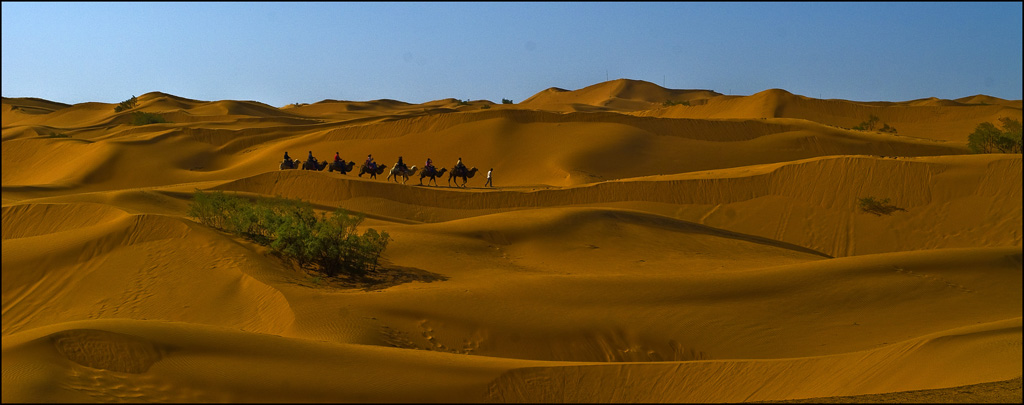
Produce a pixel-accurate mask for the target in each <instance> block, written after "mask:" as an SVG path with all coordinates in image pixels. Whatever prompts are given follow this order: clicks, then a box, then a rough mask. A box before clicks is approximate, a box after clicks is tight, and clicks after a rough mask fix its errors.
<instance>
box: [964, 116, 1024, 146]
mask: <svg viewBox="0 0 1024 405" xmlns="http://www.w3.org/2000/svg"><path fill="white" fill-rule="evenodd" d="M999 121H1000V122H1002V126H1003V129H1002V130H1000V129H999V128H996V126H995V125H994V124H992V123H990V122H982V123H980V124H978V126H977V127H975V128H974V132H972V133H971V134H970V135H968V136H967V148H968V149H970V150H971V152H974V153H995V152H997V151H998V152H999V153H1021V124H1020V121H1017V120H1015V119H1012V118H1007V117H1003V118H1000V119H999Z"/></svg>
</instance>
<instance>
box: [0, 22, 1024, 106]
mask: <svg viewBox="0 0 1024 405" xmlns="http://www.w3.org/2000/svg"><path fill="white" fill-rule="evenodd" d="M1021 15H1022V7H1021V2H995V3H978V2H973V3H969V2H937V3H921V2H907V3H891V2H890V3H881V2H878V3H860V2H852V3H851V2H825V3H759V2H754V3H734V2H710V3H690V2H654V3H607V2H571V3H551V2H515V3H494V2H482V3H466V2H454V3H405V2H401V3H379V2H368V3H349V2H340V3H330V2H328V3H324V2H314V3H294V2H286V3H268V2H254V3H245V2H241V3H239V2H227V3H181V2H172V3H151V2H142V3H77V2H76V3H49V2H43V3H27V2H4V3H3V13H2V16H3V25H2V29H3V36H2V39H3V44H2V45H3V46H2V53H3V71H2V73H3V76H2V78H3V85H2V88H3V96H4V97H38V98H44V99H48V100H52V101H58V102H63V103H69V104H74V103H81V102H87V101H98V102H106V103H116V102H120V101H123V100H125V99H128V98H130V97H131V96H132V95H141V94H144V93H147V92H150V91H161V92H165V93H169V94H174V95H177V96H182V97H187V98H192V99H197V100H205V101H216V100H255V101H260V102H263V103H267V104H270V105H272V106H275V107H281V106H284V105H286V104H290V103H314V102H317V101H321V100H324V99H335V100H351V101H369V100H377V99H394V100H400V101H405V102H409V103H422V102H427V101H431V100H438V99H444V98H449V97H453V98H457V99H461V100H465V99H470V100H479V99H486V100H491V101H494V102H499V103H500V102H501V99H503V98H508V99H512V100H513V101H515V102H519V101H522V100H524V99H526V98H528V97H530V96H532V95H533V94H536V93H537V92H540V91H541V90H544V89H546V88H549V87H560V88H563V89H567V90H576V89H580V88H583V87H586V86H589V85H592V84H596V83H600V82H603V81H606V80H609V79H611V80H614V79H618V78H627V79H636V80H645V81H648V82H652V83H655V84H658V85H662V86H664V87H667V88H672V89H707V90H714V91H717V92H719V93H725V94H734V95H750V94H754V93H757V92H760V91H763V90H766V89H772V88H780V89H784V90H787V91H789V92H792V93H795V94H800V95H804V96H808V97H815V98H839V99H846V100H855V101H907V100H914V99H920V98H927V97H938V98H943V99H955V98H960V97H967V96H973V95H976V94H985V95H990V96H994V97H999V98H1003V99H1010V100H1019V99H1021V88H1022V84H1021V76H1022V71H1021V62H1022V55H1021V52H1022V48H1024V46H1022V43H1021V42H1022V41H1021V37H1022V31H1021V25H1022V24H1021Z"/></svg>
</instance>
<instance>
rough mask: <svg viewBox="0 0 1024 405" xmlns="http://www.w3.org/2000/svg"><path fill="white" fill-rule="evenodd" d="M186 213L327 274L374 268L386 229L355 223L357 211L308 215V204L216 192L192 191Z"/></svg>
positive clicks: (310, 211) (384, 244)
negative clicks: (359, 230)
mask: <svg viewBox="0 0 1024 405" xmlns="http://www.w3.org/2000/svg"><path fill="white" fill-rule="evenodd" d="M187 215H188V216H189V217H192V218H196V219H197V220H199V222H200V223H202V224H205V225H208V226H211V227H214V228H218V229H222V230H225V231H228V232H231V233H234V234H236V235H240V236H242V237H245V238H247V239H250V240H252V241H254V242H256V243H259V244H261V245H264V246H269V247H270V248H271V249H272V250H273V251H274V252H276V253H278V254H280V255H282V256H284V257H287V258H290V259H293V260H295V261H297V262H298V263H299V265H300V266H303V267H312V268H314V269H315V270H317V271H319V272H321V273H323V274H325V275H327V276H336V275H338V274H342V273H344V274H348V275H356V276H365V275H367V274H368V273H371V272H374V271H376V270H377V267H378V266H379V261H380V256H381V254H383V253H384V249H385V248H387V245H388V241H389V240H390V239H391V238H390V236H389V235H388V233H387V232H377V230H375V229H372V228H371V229H367V230H366V231H364V232H363V234H362V235H358V234H357V233H356V227H357V226H359V224H360V223H362V222H363V218H364V217H363V216H362V215H349V214H348V212H346V211H345V210H342V209H339V210H337V211H335V212H333V213H332V214H331V215H330V216H327V215H325V214H320V217H319V218H317V216H316V215H315V214H314V213H313V209H312V207H311V206H310V205H309V203H306V202H302V201H297V200H289V199H284V198H265V197H259V198H256V199H255V200H254V201H253V200H249V199H246V198H242V197H238V196H233V195H227V194H225V193H224V192H222V191H214V192H211V193H205V192H202V191H200V190H196V192H195V194H194V195H193V198H192V204H191V205H190V206H189V210H188V214H187Z"/></svg>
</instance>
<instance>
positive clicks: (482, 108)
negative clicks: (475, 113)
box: [480, 104, 491, 110]
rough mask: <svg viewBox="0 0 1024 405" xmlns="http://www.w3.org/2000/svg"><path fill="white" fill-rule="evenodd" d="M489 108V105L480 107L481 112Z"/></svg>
mask: <svg viewBox="0 0 1024 405" xmlns="http://www.w3.org/2000/svg"><path fill="white" fill-rule="evenodd" d="M489 108H491V105H490V104H484V105H483V106H482V107H480V109H481V110H487V109H489Z"/></svg>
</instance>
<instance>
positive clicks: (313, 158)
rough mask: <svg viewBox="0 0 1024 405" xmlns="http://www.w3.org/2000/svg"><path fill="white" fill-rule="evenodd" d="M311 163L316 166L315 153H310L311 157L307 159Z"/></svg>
mask: <svg viewBox="0 0 1024 405" xmlns="http://www.w3.org/2000/svg"><path fill="white" fill-rule="evenodd" d="M306 160H307V161H309V163H312V164H314V165H315V164H316V158H315V157H313V151H309V157H307V158H306Z"/></svg>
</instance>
